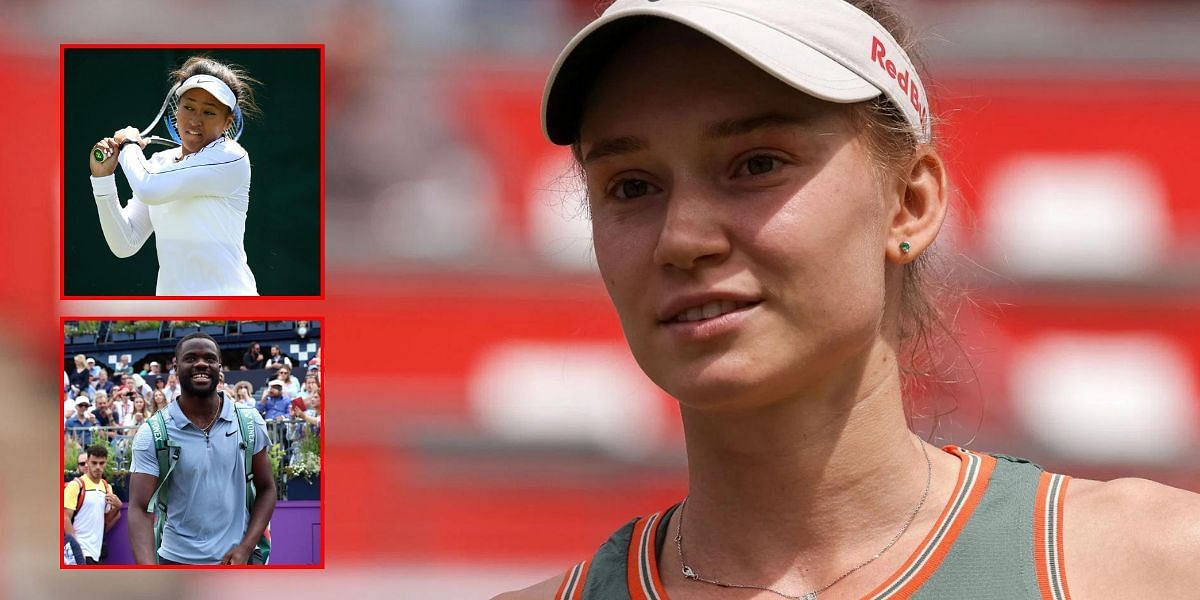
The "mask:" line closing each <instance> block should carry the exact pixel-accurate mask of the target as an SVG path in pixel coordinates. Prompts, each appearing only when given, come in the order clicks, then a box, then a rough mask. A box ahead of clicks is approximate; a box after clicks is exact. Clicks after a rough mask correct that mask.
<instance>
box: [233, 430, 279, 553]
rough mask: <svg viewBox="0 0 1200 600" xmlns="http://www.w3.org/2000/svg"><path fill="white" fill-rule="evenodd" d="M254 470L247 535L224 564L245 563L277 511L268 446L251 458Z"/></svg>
mask: <svg viewBox="0 0 1200 600" xmlns="http://www.w3.org/2000/svg"><path fill="white" fill-rule="evenodd" d="M251 460H252V463H251V468H252V469H253V470H254V490H255V496H254V508H253V510H251V511H250V525H249V526H248V527H246V535H244V536H242V541H241V543H240V544H238V545H237V546H234V547H233V549H231V550H230V551H229V552H226V553H225V556H224V557H223V558H222V559H221V564H223V565H244V564H246V563H247V561H249V559H250V553H251V552H253V551H254V547H255V546H256V545H258V540H259V538H261V537H262V534H263V531H265V530H266V529H267V525H268V524H270V523H271V515H272V514H273V513H274V512H275V500H276V498H277V496H276V492H275V477H274V476H273V475H272V474H271V460H270V459H269V458H267V448H263V449H262V450H259V451H258V453H257V454H255V455H254V458H253V459H251Z"/></svg>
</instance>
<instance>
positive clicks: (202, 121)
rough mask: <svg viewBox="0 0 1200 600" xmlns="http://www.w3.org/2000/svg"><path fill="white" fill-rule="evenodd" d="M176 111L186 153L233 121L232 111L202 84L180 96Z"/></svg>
mask: <svg viewBox="0 0 1200 600" xmlns="http://www.w3.org/2000/svg"><path fill="white" fill-rule="evenodd" d="M175 115H176V119H177V120H176V126H177V128H178V130H179V139H180V140H181V141H182V142H183V150H184V154H190V153H192V152H196V151H197V150H199V149H201V148H203V147H205V146H207V145H208V144H209V143H211V142H212V141H213V140H215V139H217V138H219V137H221V136H222V135H224V134H225V130H226V129H229V126H230V125H232V124H233V111H231V110H229V107H228V106H225V105H224V104H221V102H220V101H219V100H217V98H216V97H215V96H213V95H212V94H210V93H208V92H207V91H205V90H202V89H200V88H192V89H190V90H188V91H186V92H184V93H183V95H182V96H180V97H179V108H178V109H177V110H176V112H175Z"/></svg>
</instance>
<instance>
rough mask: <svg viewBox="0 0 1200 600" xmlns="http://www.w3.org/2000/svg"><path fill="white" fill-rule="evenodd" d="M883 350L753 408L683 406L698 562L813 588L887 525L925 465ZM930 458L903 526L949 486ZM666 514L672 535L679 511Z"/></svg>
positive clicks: (688, 537) (689, 547)
mask: <svg viewBox="0 0 1200 600" xmlns="http://www.w3.org/2000/svg"><path fill="white" fill-rule="evenodd" d="M890 353H891V351H890V349H888V348H887V346H885V345H882V344H880V345H877V346H876V347H875V348H874V349H872V350H871V351H869V352H867V353H866V354H867V356H864V357H862V359H861V361H859V363H858V364H856V365H852V366H848V367H847V368H846V369H845V370H844V372H843V373H841V374H839V376H838V377H836V378H831V379H830V381H836V382H838V383H831V384H828V385H825V386H824V387H823V388H819V389H814V390H809V391H806V392H804V393H802V394H798V395H797V397H793V398H791V399H788V400H786V401H781V402H775V403H772V404H769V405H766V406H763V407H761V408H757V409H755V410H754V411H753V412H747V413H739V412H734V411H722V412H705V411H699V410H694V409H689V408H686V407H685V408H684V409H683V423H684V430H685V431H686V438H687V451H688V463H689V468H688V471H689V481H690V490H689V497H688V502H687V506H686V512H685V515H686V523H685V530H684V536H685V537H684V540H683V541H684V551H685V552H686V553H687V557H688V562H689V564H691V565H693V566H694V568H695V569H696V571H697V572H699V573H700V574H701V575H704V576H708V577H711V576H716V577H718V578H720V577H722V576H724V578H726V579H727V580H728V579H732V580H736V581H739V582H743V581H745V582H755V583H758V582H765V583H771V582H773V581H783V582H784V583H788V582H790V583H791V584H792V585H797V586H804V585H810V584H811V586H810V587H809V588H807V589H815V588H816V587H819V585H823V584H825V583H828V582H829V581H830V580H832V578H833V577H836V576H837V575H839V574H840V573H841V572H844V571H845V570H846V569H849V568H851V567H853V566H854V565H856V564H858V563H859V562H861V561H862V560H865V559H867V558H870V557H871V556H872V555H873V554H875V553H876V552H878V551H879V550H880V549H881V548H882V547H883V545H884V544H885V543H886V542H887V541H888V540H890V539H891V538H892V537H893V536H895V535H896V534H897V532H898V531H899V530H900V529H901V527H902V526H903V525H904V522H905V520H906V518H907V517H908V515H910V514H911V513H912V512H913V510H914V508H915V507H916V506H917V504H918V501H919V500H920V498H921V495H922V492H923V490H925V489H926V485H927V483H928V482H929V481H930V478H929V477H928V475H929V472H930V470H929V469H928V468H927V463H926V458H925V452H924V451H923V449H922V442H921V441H920V440H919V439H918V438H917V437H916V436H915V435H913V434H912V433H911V432H910V431H909V429H908V426H907V424H906V421H905V417H904V411H903V405H902V402H901V386H900V379H899V374H898V372H897V370H896V367H895V359H894V356H891V355H890ZM867 365H877V367H875V368H870V367H867ZM888 367H890V369H889V368H888ZM929 459H930V461H931V462H932V464H933V467H932V472H933V477H932V486H931V487H932V488H933V489H931V490H930V491H929V494H928V498H927V501H926V503H925V505H924V507H923V509H922V511H921V515H919V517H918V519H917V521H916V522H915V524H914V526H913V528H912V529H913V531H914V532H916V531H921V530H920V528H919V525H920V524H921V523H922V522H923V521H924V520H927V519H928V516H929V515H930V514H932V515H934V516H936V514H937V511H939V510H940V508H941V503H942V502H944V499H945V498H947V497H948V496H949V493H950V491H949V489H948V488H946V485H949V486H950V487H953V480H954V477H953V475H949V476H948V475H947V474H948V473H954V472H957V466H956V462H957V461H956V460H955V459H954V458H953V457H950V456H947V455H944V454H943V453H940V452H935V451H929ZM939 474H940V475H941V476H940V477H939ZM673 521H674V523H673V525H674V526H675V528H674V529H672V530H671V531H672V534H674V532H676V531H678V529H677V527H678V522H679V518H678V513H677V515H676V518H675V519H673ZM909 535H910V536H911V535H913V533H910V534H909ZM907 537H909V536H906V539H907ZM919 537H920V536H919V535H918V539H919ZM900 546H902V544H901V545H900ZM672 560H673V561H674V562H675V563H678V558H677V557H672ZM702 565H703V566H705V568H701V566H702ZM705 570H707V571H708V573H705V572H704V571H705ZM805 572H807V573H808V576H811V581H810V580H809V579H808V576H805V575H800V574H802V573H805ZM829 573H833V575H832V576H830V575H829ZM777 578H782V579H777ZM813 582H821V583H820V584H817V583H813ZM785 587H786V586H785ZM807 589H805V590H802V591H807Z"/></svg>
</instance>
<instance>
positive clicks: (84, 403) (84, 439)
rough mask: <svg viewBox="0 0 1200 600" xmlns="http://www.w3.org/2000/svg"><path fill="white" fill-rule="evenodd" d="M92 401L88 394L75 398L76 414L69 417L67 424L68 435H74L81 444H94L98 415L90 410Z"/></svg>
mask: <svg viewBox="0 0 1200 600" xmlns="http://www.w3.org/2000/svg"><path fill="white" fill-rule="evenodd" d="M91 406H92V403H91V402H90V401H89V400H88V399H87V396H80V397H79V398H77V399H76V400H75V414H73V415H71V418H69V419H67V422H66V424H65V427H66V431H67V435H70V436H73V437H74V438H75V440H76V441H78V442H79V445H80V446H85V447H86V446H90V445H92V427H95V426H96V417H95V416H93V415H92V413H90V412H88V408H90V407H91Z"/></svg>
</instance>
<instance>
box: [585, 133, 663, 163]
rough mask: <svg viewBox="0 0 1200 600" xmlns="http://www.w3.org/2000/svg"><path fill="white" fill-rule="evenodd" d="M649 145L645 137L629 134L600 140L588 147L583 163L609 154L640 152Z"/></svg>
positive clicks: (591, 161)
mask: <svg viewBox="0 0 1200 600" xmlns="http://www.w3.org/2000/svg"><path fill="white" fill-rule="evenodd" d="M649 146H650V144H649V143H648V142H646V140H645V139H643V138H639V137H634V136H631V135H626V136H621V137H615V138H608V139H605V140H600V141H598V142H596V143H595V144H592V147H591V148H589V149H588V151H587V154H586V155H584V157H583V164H585V165H586V164H589V163H593V162H596V161H598V160H600V159H602V158H608V157H610V156H620V155H622V154H632V153H634V152H640V151H642V150H645V149H646V148H648V147H649Z"/></svg>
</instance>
